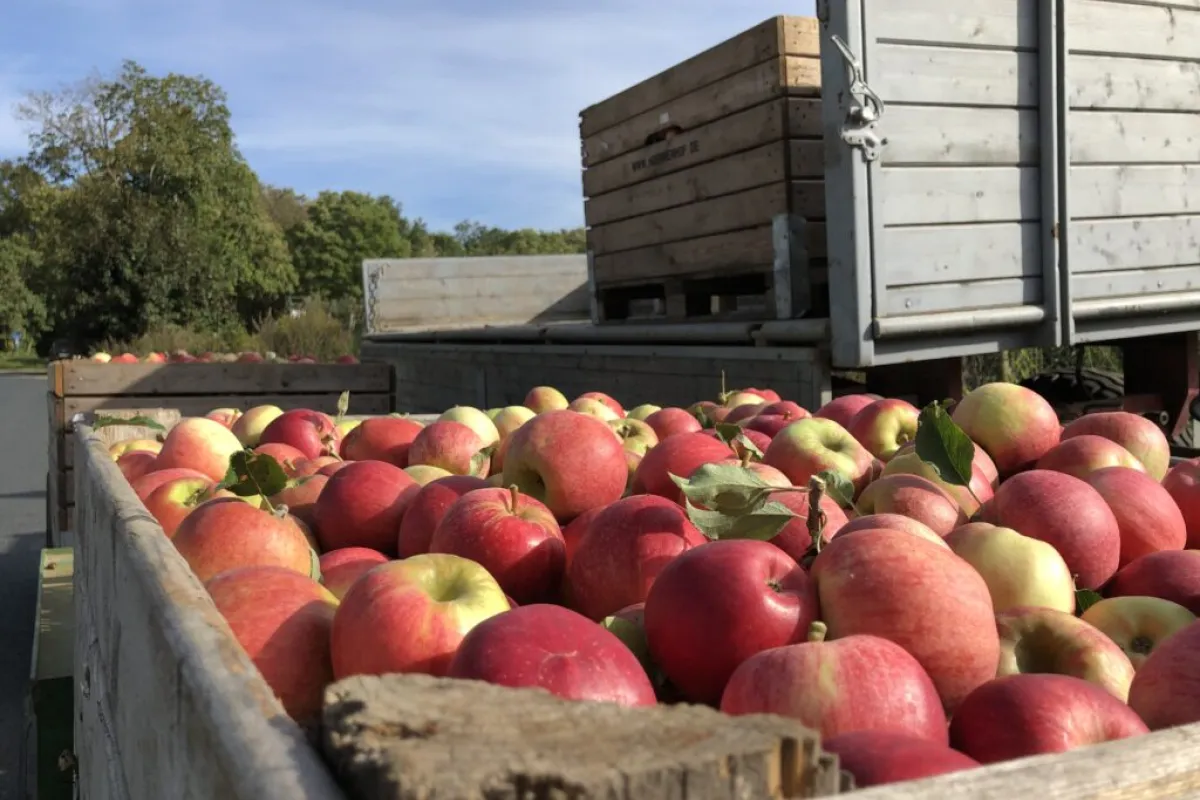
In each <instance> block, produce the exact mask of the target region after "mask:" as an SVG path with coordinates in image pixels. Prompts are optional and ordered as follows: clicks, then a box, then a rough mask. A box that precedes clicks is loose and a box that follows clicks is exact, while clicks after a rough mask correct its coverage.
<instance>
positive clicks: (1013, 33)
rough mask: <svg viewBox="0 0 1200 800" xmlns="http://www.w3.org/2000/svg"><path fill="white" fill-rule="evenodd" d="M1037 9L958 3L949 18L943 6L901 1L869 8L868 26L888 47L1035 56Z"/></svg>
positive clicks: (939, 0) (935, 1) (1023, 3)
mask: <svg viewBox="0 0 1200 800" xmlns="http://www.w3.org/2000/svg"><path fill="white" fill-rule="evenodd" d="M1037 3H1038V0H1002V2H997V0H957V2H955V3H954V13H953V14H951V13H947V6H946V3H945V2H944V0H903V2H893V3H878V4H876V5H873V6H871V7H870V9H869V22H870V27H871V29H872V30H877V31H880V32H881V33H880V36H881V38H883V37H886V38H887V39H888V40H891V41H902V42H910V43H913V44H919V43H929V44H939V45H970V46H977V47H1003V48H1022V49H1028V50H1033V49H1036V48H1037V44H1038V38H1037V34H1038V28H1037ZM883 32H886V33H883Z"/></svg>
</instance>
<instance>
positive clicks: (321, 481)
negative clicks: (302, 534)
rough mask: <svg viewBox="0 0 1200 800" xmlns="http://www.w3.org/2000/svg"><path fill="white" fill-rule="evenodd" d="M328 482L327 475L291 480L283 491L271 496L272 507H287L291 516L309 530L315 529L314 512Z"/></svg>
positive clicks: (306, 476)
mask: <svg viewBox="0 0 1200 800" xmlns="http://www.w3.org/2000/svg"><path fill="white" fill-rule="evenodd" d="M328 482H329V477H328V476H326V475H305V476H303V477H300V478H291V479H289V480H288V482H287V485H286V486H284V488H283V489H282V491H280V492H279V493H278V494H275V495H272V496H271V498H270V500H271V505H273V506H275V507H279V506H287V510H288V513H289V514H291V515H292V516H294V517H296V518H297V519H298V520H300V521H301V522H303V523H304V524H305V525H307V526H308V527H309V528H315V527H316V526H317V522H316V518H315V517H314V515H313V511H314V509H315V508H316V505H317V498H318V497H320V496H321V491H322V490H323V489H324V488H325V484H326V483H328Z"/></svg>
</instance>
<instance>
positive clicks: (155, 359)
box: [146, 352, 167, 364]
mask: <svg viewBox="0 0 1200 800" xmlns="http://www.w3.org/2000/svg"><path fill="white" fill-rule="evenodd" d="M146 363H147V364H165V363H167V356H166V354H165V353H157V352H154V353H150V354H149V355H147V356H146Z"/></svg>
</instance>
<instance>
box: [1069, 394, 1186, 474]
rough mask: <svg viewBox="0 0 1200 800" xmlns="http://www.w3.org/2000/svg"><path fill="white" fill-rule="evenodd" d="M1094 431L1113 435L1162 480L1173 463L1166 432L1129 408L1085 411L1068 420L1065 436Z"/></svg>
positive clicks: (1109, 437)
mask: <svg viewBox="0 0 1200 800" xmlns="http://www.w3.org/2000/svg"><path fill="white" fill-rule="evenodd" d="M1085 434H1091V435H1094V436H1103V437H1104V438H1105V439H1112V440H1113V441H1114V442H1116V443H1117V444H1119V445H1121V446H1122V447H1124V448H1125V449H1126V450H1128V451H1129V452H1130V453H1132V454H1133V456H1134V458H1136V459H1137V460H1138V461H1140V462H1142V465H1143V466H1144V467H1145V468H1146V474H1148V475H1149V476H1150V477H1151V478H1154V480H1156V481H1161V480H1162V479H1163V477H1164V476H1165V475H1166V474H1167V469H1168V468H1169V467H1170V466H1171V443H1170V442H1168V441H1167V435H1166V434H1165V433H1163V432H1162V428H1159V427H1158V426H1157V425H1155V424H1154V423H1153V422H1151V421H1150V420H1148V419H1146V418H1145V417H1143V416H1142V415H1140V414H1133V413H1131V412H1129V411H1100V412H1097V413H1094V414H1084V415H1083V416H1082V417H1079V418H1077V419H1073V420H1071V421H1070V422H1068V423H1067V424H1066V425H1065V426H1064V427H1063V431H1062V438H1063V439H1071V438H1073V437H1075V436H1082V435H1085Z"/></svg>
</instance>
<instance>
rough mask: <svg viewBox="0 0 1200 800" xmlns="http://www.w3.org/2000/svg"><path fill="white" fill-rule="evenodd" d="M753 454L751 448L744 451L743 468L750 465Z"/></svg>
mask: <svg viewBox="0 0 1200 800" xmlns="http://www.w3.org/2000/svg"><path fill="white" fill-rule="evenodd" d="M753 455H754V454H753V453H751V452H750V451H749V450H743V451H742V469H745V468H746V467H749V466H750V459H751V457H752V456H753Z"/></svg>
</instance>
